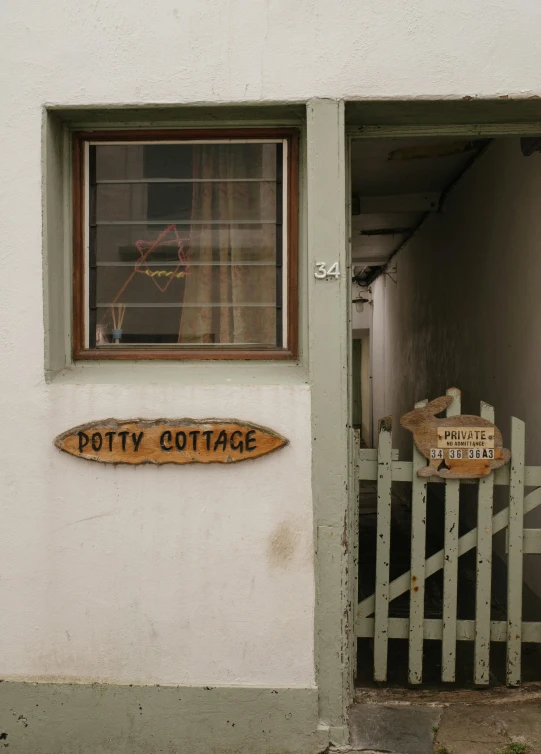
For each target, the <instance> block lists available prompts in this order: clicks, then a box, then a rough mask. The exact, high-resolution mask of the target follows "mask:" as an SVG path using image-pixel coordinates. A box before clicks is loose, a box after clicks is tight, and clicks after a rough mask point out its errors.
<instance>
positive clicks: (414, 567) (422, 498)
mask: <svg viewBox="0 0 541 754" xmlns="http://www.w3.org/2000/svg"><path fill="white" fill-rule="evenodd" d="M427 403H428V401H426V400H424V401H419V403H416V404H415V408H423V407H424V406H426V404H427ZM423 466H426V458H425V457H424V456H423V455H422V454H421V452H420V451H419V450H417V448H416V446H415V445H414V446H413V467H412V472H413V474H412V483H411V571H410V573H411V581H410V620H409V670H408V679H409V682H410V683H411V684H412V685H418V684H420V683H422V680H423V625H424V617H425V616H424V612H425V549H426V477H419V476H417V470H418V469H420V468H421V467H423Z"/></svg>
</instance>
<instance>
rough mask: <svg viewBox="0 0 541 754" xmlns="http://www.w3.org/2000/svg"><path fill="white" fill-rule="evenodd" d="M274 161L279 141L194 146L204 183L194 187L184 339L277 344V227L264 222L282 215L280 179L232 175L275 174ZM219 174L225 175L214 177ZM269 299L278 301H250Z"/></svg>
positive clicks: (195, 169) (182, 326) (195, 164)
mask: <svg viewBox="0 0 541 754" xmlns="http://www.w3.org/2000/svg"><path fill="white" fill-rule="evenodd" d="M274 165H275V147H274V145H265V144H250V145H246V148H243V149H239V146H238V145H235V146H234V147H233V146H229V145H226V144H221V145H216V144H215V145H201V146H195V147H194V162H193V176H194V178H195V179H200V182H198V181H197V180H196V181H195V182H194V186H193V203H192V222H193V225H192V227H191V233H190V239H191V247H190V270H189V272H190V274H189V275H188V276H187V277H186V286H185V291H184V300H183V303H184V306H183V309H182V313H181V319H180V328H179V343H185V344H189V343H194V344H199V343H201V344H202V343H216V344H264V345H274V344H275V343H276V309H275V302H276V267H275V258H276V251H275V238H276V227H275V225H274V224H271V223H268V224H265V223H261V221H262V220H274V219H275V217H276V198H275V183H274V182H273V181H272V180H267V181H266V182H262V183H258V182H242V181H234V182H231V181H228V180H227V179H231V178H239V177H253V178H261V177H264V176H267V177H268V176H272V175H273V171H274ZM216 178H221V179H224V180H223V182H222V181H220V182H216V181H215V180H214V181H209V180H208V179H216ZM211 221H212V223H211ZM218 221H223V224H216V223H218ZM231 221H233V223H234V221H244V223H246V221H251V223H253V224H251V225H245V224H238V225H235V224H231ZM207 223H208V224H207ZM244 262H248V263H250V262H268V263H269V264H267V265H266V266H264V265H261V264H259V265H250V264H242V263H244ZM261 303H263V304H265V303H266V304H271V306H266V307H259V306H245V305H243V304H261ZM210 304H217V306H210Z"/></svg>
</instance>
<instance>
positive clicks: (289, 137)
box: [72, 128, 299, 361]
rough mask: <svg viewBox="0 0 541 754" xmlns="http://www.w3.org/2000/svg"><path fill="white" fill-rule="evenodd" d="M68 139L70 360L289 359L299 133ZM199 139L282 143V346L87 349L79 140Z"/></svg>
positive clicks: (293, 348)
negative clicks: (284, 173)
mask: <svg viewBox="0 0 541 754" xmlns="http://www.w3.org/2000/svg"><path fill="white" fill-rule="evenodd" d="M72 138H73V142H72V146H73V158H72V159H73V163H72V180H73V321H72V327H73V333H72V334H73V337H72V344H73V348H72V355H73V360H74V361H81V360H94V361H95V360H98V361H101V360H104V361H106V360H114V361H117V360H119V361H126V360H130V361H131V360H137V361H140V360H152V361H155V360H162V361H164V360H167V361H185V360H192V361H193V360H235V361H236V360H247V361H252V360H259V361H263V360H265V361H269V360H286V359H288V360H291V359H297V357H298V334H299V322H298V309H299V307H298V253H299V249H298V246H299V243H298V238H299V219H298V214H299V131H298V129H297V128H223V129H186V130H182V129H181V130H169V129H168V130H164V129H159V130H135V129H126V130H124V129H121V130H97V131H74V132H73V134H72ZM201 139H216V140H222V139H247V140H249V139H283V140H284V141H285V142H286V143H287V163H286V169H287V179H286V180H287V233H286V239H287V272H286V274H287V286H286V290H287V328H286V337H287V347H285V348H265V349H263V348H259V349H258V348H257V347H256V348H254V349H249V348H243V349H241V348H235V347H224V348H215V349H205V348H197V349H195V348H179V347H175V346H173V347H170V348H152V349H145V347H144V346H143V347H141V348H123V349H122V350H120V349H118V350H117V349H115V348H107V347H105V348H104V347H101V348H87V347H86V346H85V321H86V317H87V316H88V312H87V311H86V299H85V278H86V275H87V271H86V268H85V233H86V227H85V224H86V222H87V218H86V208H85V196H86V188H85V181H86V175H85V159H84V156H85V144H86V143H87V142H88V141H92V142H100V141H103V142H107V141H121V142H137V141H149V140H152V141H159V142H164V143H165V142H168V141H181V140H182V141H197V140H201Z"/></svg>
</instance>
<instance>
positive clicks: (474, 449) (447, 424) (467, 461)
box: [400, 395, 511, 479]
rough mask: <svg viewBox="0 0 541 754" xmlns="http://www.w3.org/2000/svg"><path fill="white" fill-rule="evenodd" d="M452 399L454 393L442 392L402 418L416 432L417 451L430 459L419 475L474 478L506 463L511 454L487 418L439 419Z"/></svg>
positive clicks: (407, 427)
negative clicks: (444, 393) (439, 415)
mask: <svg viewBox="0 0 541 754" xmlns="http://www.w3.org/2000/svg"><path fill="white" fill-rule="evenodd" d="M452 401H453V396H452V395H442V396H441V397H440V398H436V399H435V400H433V401H430V403H428V404H427V405H426V406H424V407H422V408H416V409H414V410H413V411H410V412H409V413H408V414H405V415H404V416H403V417H402V418H401V419H400V424H401V425H402V426H403V427H405V428H406V429H409V430H410V431H411V432H413V439H414V441H415V445H416V446H417V448H418V450H419V451H420V452H421V453H422V454H423V455H424V457H425V458H428V459H429V461H430V462H429V464H428V466H424V467H423V468H421V469H419V470H418V472H417V474H418V475H419V476H421V477H430V476H440V477H444V478H447V479H475V478H478V477H483V476H487V475H488V474H490V472H491V471H492V470H493V469H497V468H499V467H500V466H503V465H504V464H505V463H507V462H508V461H509V459H510V458H511V453H510V451H509V450H507V448H504V447H503V439H502V433H501V432H500V430H499V429H498V428H497V427H496V426H495V425H494V424H493V423H492V422H490V421H488V419H483V418H482V417H480V416H473V415H470V414H460V415H458V416H448V417H447V418H445V419H438V418H437V416H436V415H437V414H440V413H441V412H442V411H445V409H446V408H448V407H449V405H450V404H451V402H452Z"/></svg>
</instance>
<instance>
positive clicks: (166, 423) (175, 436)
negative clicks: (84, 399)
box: [54, 419, 288, 465]
mask: <svg viewBox="0 0 541 754" xmlns="http://www.w3.org/2000/svg"><path fill="white" fill-rule="evenodd" d="M54 442H55V445H56V447H57V448H60V450H63V451H64V452H66V453H70V454H71V455H72V456H76V457H77V458H86V460H88V461H98V462H100V463H128V464H134V465H139V464H143V463H155V464H163V463H180V464H183V463H236V462H237V461H247V460H249V459H251V458H259V457H260V456H264V455H266V454H267V453H272V452H273V451H275V450H278V449H279V448H283V447H284V445H287V443H288V440H286V439H285V437H282V436H281V435H279V434H277V433H276V432H273V431H272V430H271V429H267V428H266V427H260V426H259V425H257V424H248V423H246V422H239V421H235V420H234V419H202V420H196V419H155V420H147V419H127V420H120V419H105V420H104V421H96V422H90V423H89V424H81V425H80V426H79V427H74V428H73V429H69V430H68V431H67V432H63V433H62V434H61V435H58V437H57V438H56V439H55V441H54Z"/></svg>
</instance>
